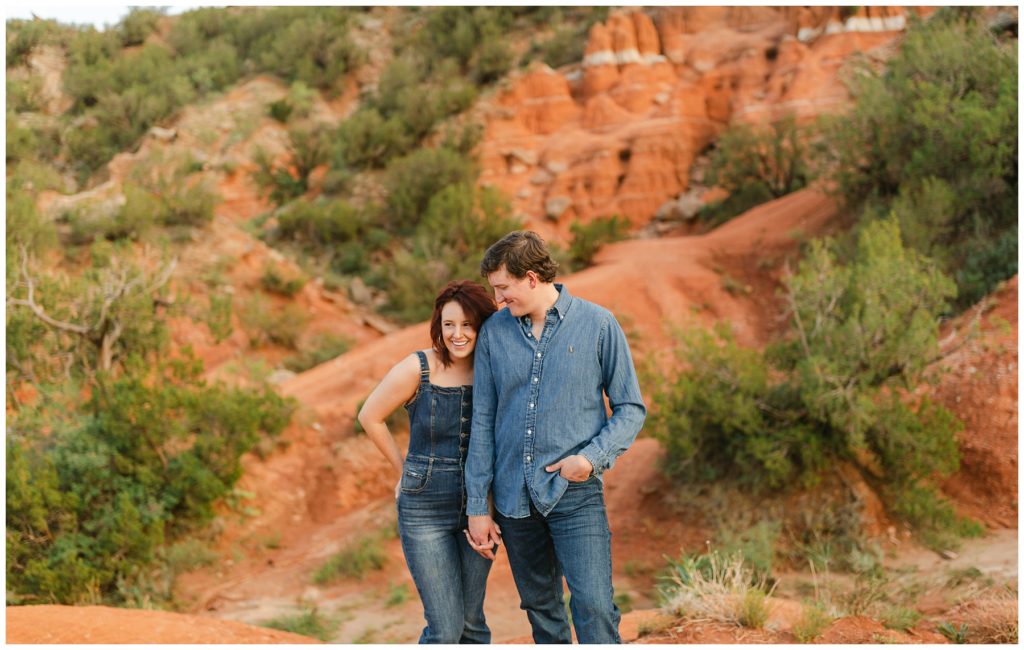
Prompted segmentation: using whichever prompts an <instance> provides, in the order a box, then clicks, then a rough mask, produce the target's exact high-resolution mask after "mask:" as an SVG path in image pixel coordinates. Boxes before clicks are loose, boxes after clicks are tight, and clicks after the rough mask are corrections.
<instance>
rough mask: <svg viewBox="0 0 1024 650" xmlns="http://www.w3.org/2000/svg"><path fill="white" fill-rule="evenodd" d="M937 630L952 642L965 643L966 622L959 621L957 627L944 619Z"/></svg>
mask: <svg viewBox="0 0 1024 650" xmlns="http://www.w3.org/2000/svg"><path fill="white" fill-rule="evenodd" d="M938 630H939V633H940V634H942V636H944V637H946V638H947V639H949V640H950V641H951V642H953V643H957V644H961V643H967V623H961V624H960V626H959V627H954V626H953V624H952V623H950V622H949V621H946V622H943V623H940V624H939V626H938Z"/></svg>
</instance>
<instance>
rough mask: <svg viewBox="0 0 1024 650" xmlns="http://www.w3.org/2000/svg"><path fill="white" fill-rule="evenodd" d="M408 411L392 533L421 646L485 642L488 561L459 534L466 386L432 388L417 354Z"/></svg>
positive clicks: (468, 405)
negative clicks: (412, 589) (420, 617)
mask: <svg viewBox="0 0 1024 650" xmlns="http://www.w3.org/2000/svg"><path fill="white" fill-rule="evenodd" d="M416 354H417V356H419V360H420V384H419V388H418V390H417V392H416V395H415V396H414V397H413V399H412V401H411V402H409V403H408V404H406V406H405V408H406V410H408V411H409V453H408V454H407V455H406V457H405V465H404V467H403V470H402V484H401V490H400V493H399V497H398V534H399V536H400V537H401V539H402V551H403V552H404V553H405V561H406V563H408V565H409V573H411V574H412V579H413V581H414V582H415V583H416V590H417V591H418V592H419V595H420V600H421V601H422V602H423V613H424V617H425V618H426V620H427V626H426V627H425V628H423V634H422V635H421V636H420V641H419V642H420V643H490V641H491V632H490V629H489V628H488V627H487V623H486V622H485V620H484V608H483V604H484V590H485V587H486V585H487V574H488V573H489V572H490V570H491V561H490V560H486V559H484V558H483V557H481V556H480V555H478V554H477V553H476V551H474V550H473V549H472V548H470V546H469V543H468V542H467V541H466V537H465V535H464V534H463V532H462V531H463V530H464V529H466V528H467V527H468V523H469V522H468V520H467V519H466V487H465V482H464V480H463V469H464V467H465V463H466V452H467V450H468V449H469V427H470V421H471V420H472V408H473V392H472V391H473V387H472V386H454V387H445V386H435V385H434V384H432V383H430V366H429V365H428V364H427V357H426V355H425V354H424V353H423V352H419V351H418V352H416Z"/></svg>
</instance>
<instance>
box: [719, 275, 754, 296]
mask: <svg viewBox="0 0 1024 650" xmlns="http://www.w3.org/2000/svg"><path fill="white" fill-rule="evenodd" d="M721 283H722V288H723V289H725V291H726V292H727V293H728V294H729V295H730V296H734V297H735V296H746V295H748V294H749V293H750V292H751V288H750V285H747V284H744V283H743V282H741V281H740V280H737V279H736V278H734V277H732V276H731V275H729V274H728V273H726V274H725V275H723V276H722V279H721Z"/></svg>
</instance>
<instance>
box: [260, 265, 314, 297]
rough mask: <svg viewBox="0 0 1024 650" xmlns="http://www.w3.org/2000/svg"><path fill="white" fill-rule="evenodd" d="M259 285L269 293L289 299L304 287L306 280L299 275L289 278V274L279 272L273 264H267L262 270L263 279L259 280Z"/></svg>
mask: <svg viewBox="0 0 1024 650" xmlns="http://www.w3.org/2000/svg"><path fill="white" fill-rule="evenodd" d="M260 284H262V285H263V288H264V289H266V290H267V291H269V292H271V293H276V294H278V295H281V296H286V297H289V298H290V297H292V296H294V295H295V294H297V293H298V292H299V290H301V289H302V287H304V286H305V285H306V278H305V277H303V276H302V275H301V274H300V275H298V276H295V277H289V274H286V273H282V272H280V270H279V269H278V268H277V267H275V266H274V265H273V264H268V265H267V266H266V268H264V269H263V277H262V278H260Z"/></svg>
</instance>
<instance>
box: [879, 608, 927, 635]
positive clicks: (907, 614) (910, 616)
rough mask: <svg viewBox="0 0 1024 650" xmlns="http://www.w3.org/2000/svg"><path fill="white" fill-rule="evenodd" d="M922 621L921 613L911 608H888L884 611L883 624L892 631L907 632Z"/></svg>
mask: <svg viewBox="0 0 1024 650" xmlns="http://www.w3.org/2000/svg"><path fill="white" fill-rule="evenodd" d="M920 621H921V614H920V612H918V611H917V610H914V609H911V608H909V607H900V606H896V607H887V608H886V609H885V610H883V611H882V624H883V625H885V626H886V627H887V628H889V629H890V630H903V631H907V630H909V629H910V628H912V627H914V626H915V625H917V624H918V623H919V622H920Z"/></svg>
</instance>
